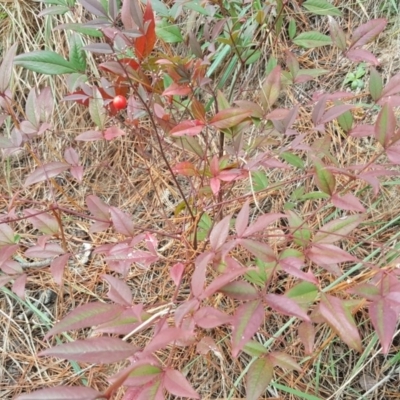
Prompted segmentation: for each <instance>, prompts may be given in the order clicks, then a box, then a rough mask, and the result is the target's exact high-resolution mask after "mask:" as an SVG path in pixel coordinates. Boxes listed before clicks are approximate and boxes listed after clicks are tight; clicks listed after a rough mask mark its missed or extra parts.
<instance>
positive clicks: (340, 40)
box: [328, 15, 347, 51]
mask: <svg viewBox="0 0 400 400" xmlns="http://www.w3.org/2000/svg"><path fill="white" fill-rule="evenodd" d="M328 19H329V32H330V36H331V39H332V42H333V43H334V44H335V45H336V47H337V48H339V49H340V50H342V51H344V50H346V47H347V44H346V35H345V33H344V32H343V30H342V28H340V26H339V24H338V23H337V22H336V21H335V19H333V18H332V17H331V16H330V15H329V16H328Z"/></svg>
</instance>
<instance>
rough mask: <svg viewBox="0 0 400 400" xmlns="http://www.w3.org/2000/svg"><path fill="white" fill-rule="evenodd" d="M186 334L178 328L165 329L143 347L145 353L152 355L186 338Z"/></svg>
mask: <svg viewBox="0 0 400 400" xmlns="http://www.w3.org/2000/svg"><path fill="white" fill-rule="evenodd" d="M188 336H189V334H188V332H186V331H184V330H183V329H180V328H166V329H163V330H162V331H160V332H159V333H158V334H156V336H154V338H153V339H152V340H151V342H150V343H149V344H148V345H147V346H146V347H145V349H144V352H145V353H153V352H154V351H157V350H159V349H162V348H164V347H166V346H168V345H169V344H170V343H172V342H175V341H177V340H181V339H185V338H186V337H188Z"/></svg>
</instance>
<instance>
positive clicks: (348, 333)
mask: <svg viewBox="0 0 400 400" xmlns="http://www.w3.org/2000/svg"><path fill="white" fill-rule="evenodd" d="M319 310H320V312H321V315H322V317H323V318H324V319H325V321H326V322H327V323H328V324H329V325H330V326H331V328H332V329H333V330H335V331H336V333H337V334H338V335H339V336H340V338H341V339H342V340H343V342H345V343H346V344H347V345H348V346H349V347H350V348H352V349H354V350H356V351H358V352H361V351H362V346H361V338H360V334H359V333H358V330H357V326H356V323H355V322H354V318H353V316H352V315H351V312H350V310H349V309H348V308H347V307H345V305H344V302H343V300H341V299H339V298H337V297H333V296H330V295H325V294H322V295H321V303H320V305H319Z"/></svg>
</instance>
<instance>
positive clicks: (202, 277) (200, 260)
mask: <svg viewBox="0 0 400 400" xmlns="http://www.w3.org/2000/svg"><path fill="white" fill-rule="evenodd" d="M213 258H214V253H211V252H206V253H202V254H200V255H198V256H197V258H196V261H195V262H194V265H195V270H194V273H193V276H192V281H191V282H192V284H191V287H192V293H193V296H195V297H200V296H201V294H202V293H203V291H204V284H205V282H206V270H207V265H208V263H209V262H210V261H211V260H212V259H213Z"/></svg>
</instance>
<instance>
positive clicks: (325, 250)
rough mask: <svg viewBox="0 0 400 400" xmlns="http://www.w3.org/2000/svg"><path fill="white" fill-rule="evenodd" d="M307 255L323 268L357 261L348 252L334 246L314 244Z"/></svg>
mask: <svg viewBox="0 0 400 400" xmlns="http://www.w3.org/2000/svg"><path fill="white" fill-rule="evenodd" d="M305 255H306V257H308V258H309V259H310V260H311V261H313V262H315V263H316V264H317V265H319V266H322V267H324V266H326V265H331V264H337V263H342V262H346V261H354V260H355V257H353V256H352V255H351V254H349V253H348V252H347V251H344V250H342V249H341V248H340V247H337V246H335V245H333V244H313V245H312V246H311V247H310V248H309V249H307V251H306V253H305Z"/></svg>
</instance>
